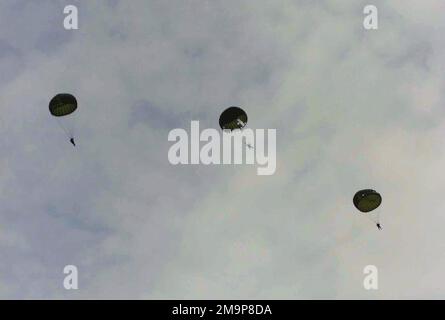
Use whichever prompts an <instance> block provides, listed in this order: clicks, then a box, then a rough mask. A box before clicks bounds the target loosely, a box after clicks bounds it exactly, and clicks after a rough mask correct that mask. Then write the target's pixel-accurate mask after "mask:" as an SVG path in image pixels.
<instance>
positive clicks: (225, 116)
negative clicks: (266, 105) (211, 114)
mask: <svg viewBox="0 0 445 320" xmlns="http://www.w3.org/2000/svg"><path fill="white" fill-rule="evenodd" d="M246 124H247V114H246V112H244V110H243V109H241V108H239V107H230V108H227V109H226V110H224V111H223V113H221V116H220V117H219V126H220V127H221V129H223V130H224V129H230V130H235V129H242V128H244V127H245V126H246Z"/></svg>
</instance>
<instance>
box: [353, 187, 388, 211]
mask: <svg viewBox="0 0 445 320" xmlns="http://www.w3.org/2000/svg"><path fill="white" fill-rule="evenodd" d="M353 202H354V206H355V207H356V208H357V209H358V210H359V211H361V212H365V213H366V212H370V211H372V210H375V209H377V208H378V207H379V206H380V204H381V203H382V196H381V195H380V194H379V193H378V192H377V191H375V190H371V189H365V190H360V191H358V192H357V193H356V194H355V196H354V199H353Z"/></svg>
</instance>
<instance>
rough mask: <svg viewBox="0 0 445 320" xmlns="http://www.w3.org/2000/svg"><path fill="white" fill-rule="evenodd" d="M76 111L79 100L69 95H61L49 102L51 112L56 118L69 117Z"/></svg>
mask: <svg viewBox="0 0 445 320" xmlns="http://www.w3.org/2000/svg"><path fill="white" fill-rule="evenodd" d="M76 109H77V100H76V98H75V97H74V96H73V95H71V94H69V93H59V94H58V95H56V96H55V97H54V98H52V99H51V101H50V102H49V112H50V113H51V114H52V115H53V116H55V117H63V116H67V115H69V114H71V113H73V112H74V111H76Z"/></svg>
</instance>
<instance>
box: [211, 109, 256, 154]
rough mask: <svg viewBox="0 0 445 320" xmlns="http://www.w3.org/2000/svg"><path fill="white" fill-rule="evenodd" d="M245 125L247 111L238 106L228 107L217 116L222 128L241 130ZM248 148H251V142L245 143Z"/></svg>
mask: <svg viewBox="0 0 445 320" xmlns="http://www.w3.org/2000/svg"><path fill="white" fill-rule="evenodd" d="M246 125H247V113H246V112H245V111H244V110H243V109H241V108H240V107H235V106H232V107H229V108H227V109H226V110H224V111H223V113H221V115H220V116H219V126H220V127H221V129H223V130H230V131H233V130H237V129H238V130H241V129H243V128H244V127H245V126H246ZM246 146H247V147H248V148H249V149H253V146H252V143H246Z"/></svg>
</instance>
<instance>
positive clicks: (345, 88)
mask: <svg viewBox="0 0 445 320" xmlns="http://www.w3.org/2000/svg"><path fill="white" fill-rule="evenodd" d="M69 4H74V5H76V6H77V7H78V9H79V30H72V31H67V30H65V29H64V28H63V19H64V14H63V8H64V6H65V5H69ZM366 4H374V5H376V6H377V8H378V9H379V29H378V30H376V31H366V30H364V28H363V18H364V15H363V13H362V12H363V8H364V6H365V5H366ZM444 12H445V2H444V1H442V0H423V1H418V0H391V1H389V0H386V1H383V0H373V1H371V2H370V1H361V0H360V1H358V0H336V1H331V0H330V1H327V0H325V1H323V0H279V1H277V0H263V1H248V0H245V1H244V0H224V1H222V0H221V1H220V0H212V1H206V0H187V1H183V0H169V1H165V0H149V1H147V0H144V1H143V0H132V1H129V0H128V1H118V0H114V1H112V0H109V1H79V0H78V1H74V0H70V1H68V0H57V1H56V0H41V1H31V0H4V1H2V2H1V4H0V111H1V112H0V135H1V139H0V147H1V150H2V152H1V153H0V298H4V299H10V298H26V299H30V298H36V299H50V298H56V299H80V298H86V299H92V298H117V299H129V298H136V299H158V298H174V299H179V298H184V299H186V298H187V299H194V298H196V299H202V298H233V299H238V298H252V299H268V298H273V299H278V298H280V299H312V298H327V299H341V298H357V299H375V298H379V299H381V298H389V299H393V298H443V296H444V294H445V287H444V283H445V278H444V276H443V270H444V268H445V255H444V251H445V233H444V231H443V226H444V225H445V212H444V209H443V203H442V200H443V199H442V198H443V192H444V190H445V171H444V170H443V166H444V163H445V143H444V136H445V109H444V105H445V96H444V92H445V91H444V89H445V79H444V73H443V70H444V68H445V60H444V58H443V57H444V56H445V43H444V40H443V34H444V32H445V20H444V19H443V14H444ZM59 92H70V93H72V94H74V95H76V97H77V99H78V103H79V108H78V112H76V116H75V119H73V120H74V121H73V122H74V125H75V130H76V131H75V132H76V139H77V143H78V146H77V147H76V148H73V147H72V146H71V145H70V144H69V142H68V141H67V139H66V137H65V136H64V134H63V131H61V129H60V128H59V126H58V125H57V122H56V121H55V120H54V118H52V117H51V116H50V114H49V112H48V102H49V100H50V99H51V98H52V97H53V96H54V95H55V94H57V93H59ZM231 105H240V106H242V107H243V108H244V109H245V110H246V112H247V113H248V115H249V127H251V128H253V129H256V128H274V129H277V170H276V173H275V174H274V175H272V176H258V175H257V174H256V169H255V168H254V167H253V166H248V165H241V166H203V165H194V166H192V165H189V166H187V165H183V166H172V165H171V164H170V163H169V161H168V159H167V152H168V149H169V148H170V146H171V145H172V143H171V142H168V140H167V136H168V132H169V131H170V130H172V129H174V128H185V129H187V130H188V128H189V127H190V121H191V120H199V121H200V124H201V127H202V128H216V127H217V126H218V117H219V114H220V113H221V111H223V110H224V108H226V107H227V106H231ZM363 188H375V189H376V190H378V191H379V192H380V193H381V194H382V195H383V204H382V206H381V207H380V208H379V212H380V215H381V221H382V224H383V228H384V230H383V231H380V232H379V231H378V230H377V229H376V228H375V226H374V225H373V224H372V223H371V222H370V221H369V220H368V219H366V218H365V217H363V216H361V215H359V214H358V213H357V212H356V211H355V209H354V207H353V205H352V203H351V200H352V196H353V195H354V193H355V192H356V191H357V190H359V189H363ZM69 264H73V265H76V266H77V267H78V270H79V289H78V290H71V291H67V290H65V289H64V287H63V279H64V276H65V275H64V274H63V268H64V266H65V265H69ZM369 264H372V265H375V266H377V268H378V270H379V290H377V291H367V290H365V289H364V288H363V278H364V274H363V268H364V267H365V266H366V265H369Z"/></svg>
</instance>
